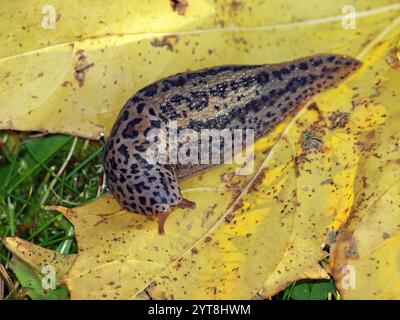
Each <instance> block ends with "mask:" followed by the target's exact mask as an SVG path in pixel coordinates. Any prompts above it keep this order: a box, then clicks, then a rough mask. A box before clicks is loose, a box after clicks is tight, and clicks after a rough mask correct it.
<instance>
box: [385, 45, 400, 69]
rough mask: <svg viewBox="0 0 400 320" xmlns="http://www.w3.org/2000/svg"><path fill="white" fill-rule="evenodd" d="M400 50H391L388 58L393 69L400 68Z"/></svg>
mask: <svg viewBox="0 0 400 320" xmlns="http://www.w3.org/2000/svg"><path fill="white" fill-rule="evenodd" d="M399 56H400V49H398V48H393V49H392V50H390V52H389V54H388V55H387V57H386V62H387V63H388V65H389V66H391V67H392V68H395V69H397V68H400V58H399Z"/></svg>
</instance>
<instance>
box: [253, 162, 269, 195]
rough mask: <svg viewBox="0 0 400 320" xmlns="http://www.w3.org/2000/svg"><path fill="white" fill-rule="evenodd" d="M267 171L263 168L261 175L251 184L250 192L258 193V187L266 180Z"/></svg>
mask: <svg viewBox="0 0 400 320" xmlns="http://www.w3.org/2000/svg"><path fill="white" fill-rule="evenodd" d="M266 171H267V169H266V168H263V169H262V170H261V171H260V172H259V174H258V175H257V177H255V178H254V180H253V181H252V182H251V184H250V186H249V192H252V191H257V186H258V185H259V184H260V183H261V182H262V181H263V180H264V178H265V174H266Z"/></svg>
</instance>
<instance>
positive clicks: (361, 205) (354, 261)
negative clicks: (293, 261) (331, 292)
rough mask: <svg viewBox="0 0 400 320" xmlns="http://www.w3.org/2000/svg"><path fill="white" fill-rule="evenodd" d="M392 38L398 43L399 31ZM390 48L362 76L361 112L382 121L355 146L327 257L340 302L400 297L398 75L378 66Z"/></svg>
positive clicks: (381, 48)
mask: <svg viewBox="0 0 400 320" xmlns="http://www.w3.org/2000/svg"><path fill="white" fill-rule="evenodd" d="M397 21H398V22H399V19H398V20H397ZM397 26H398V25H397ZM389 39H390V38H389ZM391 39H393V40H394V39H399V33H398V31H397V34H394V35H393V38H391ZM392 49H397V50H398V49H400V44H399V43H398V44H397V46H396V45H395V43H394V45H393V46H392V42H391V41H388V43H387V44H381V45H380V46H378V47H377V48H376V50H375V52H374V55H373V57H374V58H372V59H371V66H370V69H369V70H368V72H367V74H366V75H365V78H366V79H370V80H371V83H372V84H374V85H373V86H370V87H369V88H366V90H365V93H364V95H363V96H365V97H368V99H370V100H369V101H368V103H367V104H366V105H365V108H367V109H370V110H376V111H377V112H378V110H380V113H381V119H380V120H379V119H374V120H373V118H371V119H370V120H369V121H370V123H371V125H370V130H369V131H367V132H365V133H364V134H360V135H359V138H358V141H357V143H356V145H355V148H356V150H355V151H356V152H357V153H358V155H359V158H358V160H357V168H358V170H357V176H356V177H355V181H354V201H353V206H352V213H351V219H350V221H349V223H348V224H347V225H346V227H345V228H344V229H343V230H342V231H341V232H340V234H339V237H338V240H337V243H336V244H335V247H334V250H333V254H332V259H331V266H332V271H333V275H334V277H335V279H336V285H337V287H338V290H339V292H340V294H341V296H342V297H343V298H344V299H399V298H400V279H399V274H400V273H399V263H398V262H399V255H400V250H399V248H400V246H399V241H400V240H399V239H400V223H399V221H400V220H399V219H400V210H399V208H400V192H399V190H400V189H399V181H400V180H399V179H400V148H399V144H400V134H399V130H398V125H399V121H400V111H399V105H400V104H399V103H400V88H399V83H400V72H399V69H398V68H394V67H393V65H392V64H391V63H389V64H388V65H385V64H384V63H379V61H383V60H384V59H385V55H386V54H387V53H389V56H390V54H391V52H393V50H392ZM397 52H398V51H397ZM397 54H398V56H400V54H399V53H397ZM374 77H376V78H374ZM372 121H373V122H372Z"/></svg>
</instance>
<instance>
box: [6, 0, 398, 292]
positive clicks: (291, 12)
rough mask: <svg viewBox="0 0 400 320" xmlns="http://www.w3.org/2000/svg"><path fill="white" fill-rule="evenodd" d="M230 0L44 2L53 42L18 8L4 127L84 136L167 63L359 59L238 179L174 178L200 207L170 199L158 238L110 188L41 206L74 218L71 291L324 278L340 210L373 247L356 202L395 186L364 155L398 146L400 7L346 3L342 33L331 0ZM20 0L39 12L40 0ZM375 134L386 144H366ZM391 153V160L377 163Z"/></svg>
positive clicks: (171, 66) (260, 150)
mask: <svg viewBox="0 0 400 320" xmlns="http://www.w3.org/2000/svg"><path fill="white" fill-rule="evenodd" d="M233 3H234V2H232V1H221V3H218V4H211V3H209V2H206V1H196V2H194V1H192V2H190V1H189V2H188V6H187V7H185V8H183V9H180V10H177V9H176V8H173V6H171V5H170V3H168V2H167V1H166V2H165V3H163V5H160V6H159V5H157V6H156V5H151V4H148V3H146V2H131V1H129V2H128V1H126V2H124V1H121V2H120V3H119V4H118V7H119V8H124V10H119V11H118V12H119V13H118V16H115V13H114V12H115V10H112V6H114V5H116V4H107V5H104V6H99V9H98V12H97V15H96V16H93V15H92V14H90V15H89V14H88V15H87V16H86V15H85V13H87V12H88V11H89V10H90V11H92V10H93V8H92V7H91V5H89V4H85V5H83V7H82V8H80V12H81V13H80V15H79V16H78V14H77V13H76V12H75V11H74V10H73V9H72V5H71V7H69V4H68V5H67V4H64V3H61V2H57V1H55V7H56V8H59V9H58V10H59V14H60V16H59V18H58V22H57V28H56V29H55V30H52V32H53V33H52V37H51V38H50V37H49V33H48V32H49V30H40V32H38V33H37V34H35V36H31V32H30V29H31V28H33V27H28V26H32V25H34V24H33V23H32V21H31V20H30V19H33V17H34V14H32V8H30V9H26V8H25V9H23V10H20V11H19V13H15V15H16V16H15V17H14V18H15V20H16V21H21V23H22V24H23V26H24V25H25V24H26V27H25V28H21V30H19V29H18V31H16V32H17V33H18V34H14V37H12V38H16V39H19V41H20V42H21V43H22V44H23V45H22V46H20V47H19V48H17V47H16V46H12V45H9V44H7V46H6V47H4V48H3V50H2V51H0V53H1V57H2V58H1V59H0V65H1V69H0V78H4V79H5V81H4V82H3V83H1V84H0V86H3V88H1V87H0V88H1V91H2V93H3V94H2V95H1V96H0V112H1V113H2V114H4V116H2V119H0V121H1V122H0V127H1V128H13V129H17V130H39V131H49V132H64V133H70V134H76V135H80V136H85V137H91V138H95V137H97V136H98V135H99V134H100V133H103V132H104V133H108V132H109V131H110V128H111V126H112V124H113V121H114V119H115V117H116V115H117V113H118V112H119V110H120V108H121V106H122V105H123V104H124V102H125V101H126V100H127V99H128V98H129V97H130V96H131V95H132V94H133V93H134V92H136V91H137V90H138V89H139V88H141V87H143V86H145V85H146V84H148V83H151V82H153V81H155V80H158V79H160V78H161V77H163V76H166V75H169V74H173V73H176V72H178V71H184V70H188V69H198V68H201V67H206V66H211V65H220V64H227V63H239V64H257V63H274V62H281V61H287V60H291V59H295V58H298V57H301V56H307V55H311V54H314V53H318V52H340V53H343V54H348V55H351V56H354V57H358V58H359V59H361V60H362V61H363V62H364V66H363V67H362V69H360V70H359V71H358V72H357V73H356V74H355V75H353V76H352V77H351V78H349V79H348V80H346V81H345V82H344V83H342V84H340V85H339V86H338V87H337V88H334V89H332V90H329V91H326V92H324V93H323V94H321V95H319V96H318V97H317V98H315V99H313V101H311V102H310V103H309V104H308V105H307V106H305V107H304V108H303V109H302V110H301V111H300V112H299V113H298V114H297V115H296V116H295V117H294V118H293V119H288V120H287V121H285V122H284V123H282V124H281V125H280V126H279V127H278V128H277V129H276V130H274V132H272V133H271V134H269V135H268V136H267V137H264V138H262V139H260V140H259V141H257V143H256V144H255V171H254V173H253V174H252V175H248V176H236V175H235V174H234V169H235V166H234V165H223V166H220V167H217V168H214V169H212V170H209V171H207V172H205V173H203V174H201V175H198V176H195V177H192V178H190V179H187V180H185V181H183V182H182V184H181V188H182V191H183V194H184V195H185V197H187V198H188V199H190V200H192V201H195V202H196V203H197V208H196V209H195V210H182V209H179V210H175V211H174V212H173V213H172V214H171V215H170V217H169V219H168V221H167V224H166V234H165V235H163V236H159V235H158V234H157V232H156V225H155V221H149V220H147V219H146V218H145V217H143V216H140V215H135V214H130V213H127V212H124V211H121V209H120V207H119V205H118V204H117V203H116V202H115V200H113V199H112V197H110V196H106V197H103V198H100V199H98V200H97V201H95V202H92V203H90V204H88V205H85V206H83V207H77V208H73V209H67V208H63V207H59V206H57V207H51V208H52V209H56V210H58V211H60V212H62V213H63V214H64V215H65V216H66V217H67V218H68V219H69V220H70V221H71V222H72V224H73V225H74V228H75V234H76V239H77V242H78V247H79V253H78V255H77V257H76V260H74V262H73V263H72V267H71V268H70V269H69V270H68V272H67V274H66V275H65V276H64V278H63V282H65V283H66V284H67V286H68V289H69V291H70V296H71V298H72V299H109V298H114V299H128V298H129V299H148V298H155V299H163V298H168V299H172V298H173V299H249V298H255V297H258V298H260V297H261V298H267V297H270V296H272V295H274V294H276V293H277V292H279V291H280V290H282V289H284V288H285V287H286V286H288V285H289V284H290V283H292V282H293V281H296V280H300V279H327V278H329V274H328V273H327V270H326V269H325V268H323V267H322V266H321V264H320V262H321V261H322V260H324V259H325V258H327V256H328V252H327V251H324V250H323V248H324V246H325V244H326V243H328V244H332V242H333V241H334V240H332V242H331V241H328V239H329V238H331V237H332V235H334V234H335V232H336V230H338V229H339V228H340V227H341V226H343V225H344V224H345V223H346V222H347V221H348V218H349V216H352V220H351V222H350V225H351V224H354V230H358V229H357V228H360V227H361V229H360V230H364V231H363V232H364V233H363V234H362V236H361V235H360V236H358V235H356V239H357V241H361V239H362V241H365V243H366V245H367V246H366V248H367V251H368V248H376V247H375V246H378V247H379V243H380V242H379V241H380V240H381V238H379V237H378V234H377V233H376V237H372V238H371V237H367V236H368V235H369V234H368V233H367V231H366V230H368V232H375V231H376V230H369V229H368V228H369V227H370V225H373V223H376V224H379V223H378V221H379V220H374V218H373V217H372V216H371V215H368V210H366V209H367V208H368V207H369V206H371V207H372V206H373V205H372V204H374V202H368V201H373V199H375V201H376V199H378V198H379V194H381V195H382V194H383V195H384V197H383V198H385V197H389V196H395V195H394V194H393V195H392V194H391V193H390V192H389V193H388V192H387V191H386V190H388V189H387V188H385V187H386V184H385V181H386V180H385V178H384V177H386V176H384V175H382V176H380V175H381V173H380V172H379V173H377V172H376V168H379V166H378V167H376V166H374V165H375V164H377V163H374V162H370V161H378V160H376V159H379V157H380V158H381V162H379V165H380V167H382V168H383V169H382V170H383V171H384V172H387V175H389V172H391V171H393V169H394V168H395V166H396V165H395V161H394V159H395V157H394V154H395V151H393V154H391V155H387V154H386V153H385V152H386V151H389V150H392V149H390V147H391V148H395V146H396V141H397V140H396V139H397V138H396V137H397V132H396V126H395V123H396V121H398V112H397V109H398V108H396V107H397V105H398V102H399V100H398V96H399V95H398V94H399V93H398V91H396V90H398V87H396V83H399V71H398V69H395V68H394V67H393V65H395V62H393V61H395V60H393V48H394V47H395V44H396V42H397V41H398V38H399V36H400V34H399V31H398V30H399V28H398V26H399V19H398V18H397V17H398V13H399V9H400V6H399V5H396V1H376V0H374V1H365V0H363V1H352V2H351V4H352V5H353V6H354V7H356V8H357V28H356V29H348V30H344V29H343V26H342V16H341V15H340V14H341V11H340V8H341V3H338V2H337V1H324V2H323V3H322V2H320V1H305V2H302V3H301V4H300V3H299V2H293V1H291V2H289V1H287V2H286V1H283V2H282V1H279V2H278V1H270V2H268V3H258V2H256V1H248V2H237V1H235V5H233ZM342 4H343V5H345V4H346V5H347V4H348V1H346V2H344V1H343V3H342ZM13 5H14V4H12V3H11V2H9V3H8V6H10V7H11V6H13ZM32 5H33V8H34V10H33V12H36V13H37V14H39V12H40V9H41V7H40V6H39V3H38V2H35V1H32ZM85 6H87V7H85ZM28 10H30V11H29V12H28ZM28 13H29V14H28ZM82 17H86V19H85V20H86V21H85V23H84V25H85V28H82V27H81V26H82V24H83V22H82ZM154 17H157V19H154ZM155 21H157V22H155ZM35 28H37V26H36V27H35ZM396 28H397V29H396ZM10 32H11V31H10ZM46 32H47V33H46ZM4 34H7V33H4ZM4 34H3V35H0V37H2V36H4ZM35 37H38V38H39V39H43V38H44V39H48V40H47V42H45V43H44V42H43V41H42V42H40V41H37V39H36V38H35ZM7 43H11V44H12V41H11V42H7ZM389 53H390V54H391V56H390V57H391V58H389V62H390V63H387V61H386V60H387V57H388V54H389ZM60 66H61V67H60ZM17 93H18V94H17ZM10 106H13V108H11V107H10ZM49 119H51V121H50V122H49ZM392 136H393V137H394V138H392ZM378 138H379V140H376V139H378ZM379 141H381V143H379ZM381 145H383V146H385V147H387V148H388V149H387V150H386V149H384V147H383V146H382V148H383V149H382V150H378V149H379V147H380V146H381ZM375 153H376V154H377V155H378V156H377V155H375ZM386 157H387V158H386ZM390 157H393V163H392V162H390V163H387V162H386V161H387V160H391V159H392V158H390ZM371 159H372V160H371ZM383 159H384V160H383ZM363 177H367V178H368V177H370V178H369V179H367V180H366V181H364V180H363V179H364V178H363ZM396 177H397V176H396V175H393V176H391V177H390V180H389V181H393V182H394V181H395V179H396ZM374 179H376V180H374ZM371 180H373V182H371ZM380 181H381V182H380ZM364 183H366V184H367V185H368V188H369V189H368V190H369V195H370V196H371V195H372V194H373V196H372V198H368V197H367V194H366V193H365V192H364V189H365V188H367V187H366V186H365V185H364ZM388 185H389V186H391V187H393V186H395V184H394V183H393V184H391V183H389V184H388ZM395 189H396V188H393V191H392V192H393V193H395ZM390 190H392V189H390ZM363 194H364V195H363ZM383 198H379V199H380V201H382V200H381V199H383ZM369 199H372V200H369ZM383 200H385V201H386V198H385V199H383ZM390 200H392V199H391V198H389V199H388V201H389V204H390V205H391V206H392V207H390V206H389V205H388V204H387V202H384V203H378V202H377V203H375V204H378V205H379V206H387V207H388V208H389V207H390V208H391V209H390V210H389V209H388V210H387V211H382V215H384V214H385V213H386V214H390V213H391V212H392V209H393V208H394V206H395V203H396V202H395V201H393V202H390ZM359 203H360V207H358V206H357V205H358V204H359ZM385 208H386V207H385ZM357 216H360V217H364V216H371V217H370V218H369V219H370V221H369V222H368V224H365V223H364V224H358V223H357V224H356V222H355V221H357V220H358V219H357V218H356V217H357ZM385 217H386V216H385ZM382 219H383V217H382ZM361 220H363V221H366V220H365V219H364V218H362V219H361ZM353 221H354V222H353ZM372 221H374V222H373V223H372ZM388 221H393V220H392V219H389V220H388ZM390 226H391V228H392V229H390V228H384V227H383V226H382V228H383V229H382V230H384V232H386V233H387V234H388V235H389V236H390V235H391V234H392V233H391V232H394V231H395V229H394V227H393V225H390ZM347 228H349V226H346V229H347ZM362 228H364V229H362ZM375 229H377V228H375ZM350 230H351V229H350ZM350 232H353V231H352V230H351V231H350ZM353 237H354V234H353ZM375 238H376V242H373V241H372V239H375ZM389 238H390V239H392V238H391V237H389ZM341 239H345V240H346V239H348V238H346V237H344V238H341V237H339V242H338V243H337V244H336V246H335V250H334V255H333V257H334V258H335V261H337V263H338V264H339V265H337V266H336V267H334V270H340V266H341V265H342V264H345V263H347V260H346V259H348V256H347V255H344V256H345V257H346V258H343V252H345V251H343V249H342V248H344V247H345V246H340V244H341V243H342V241H344V240H341ZM368 246H369V247H368ZM379 248H380V247H379ZM357 249H358V252H360V244H359V243H357ZM380 249H381V248H380ZM390 249H391V250H393V251H390V252H391V254H393V252H397V251H395V250H396V249H395V247H394V246H393V247H390ZM344 250H346V249H344ZM12 251H13V249H12ZM361 252H362V251H361ZM383 253H384V252H383V251H382V252H380V254H383ZM386 256H389V255H388V254H387V253H386ZM336 257H337V258H336ZM339 257H342V258H339ZM351 258H352V259H353V260H354V257H351ZM353 260H352V262H353ZM356 261H357V262H358V261H359V260H357V259H356ZM360 263H365V262H362V261H361V260H360ZM393 263H394V262H393ZM395 265H396V264H393V265H392V266H391V267H392V268H395ZM335 268H336V269H335ZM338 268H339V269H338ZM359 268H360V272H361V273H362V274H364V271H363V270H364V269H361V266H360V267H359ZM328 271H329V270H328ZM395 271H396V270H393V272H392V273H391V274H393V276H395V274H396V272H395ZM337 274H338V272H336V271H335V272H334V275H335V279H336V281H337V285H338V281H340V280H341V279H340V276H338V275H337ZM365 274H367V270H365ZM382 274H383V272H382V273H381V274H380V276H382ZM393 279H394V278H393ZM339 285H340V284H339ZM372 285H375V286H376V288H378V285H382V286H385V283H384V282H383V281H382V282H378V283H377V284H372ZM372 291H373V290H371V292H372ZM341 293H342V296H343V297H344V298H346V294H345V293H344V292H342V291H341ZM349 297H350V296H349ZM355 297H357V293H356V296H355Z"/></svg>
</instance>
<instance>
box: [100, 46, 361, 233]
mask: <svg viewBox="0 0 400 320" xmlns="http://www.w3.org/2000/svg"><path fill="white" fill-rule="evenodd" d="M360 64H361V63H360V62H359V61H358V60H356V59H353V58H350V57H346V56H342V55H333V54H321V55H316V56H311V57H307V58H301V59H298V60H295V61H291V62H287V63H280V64H272V65H231V66H220V67H213V68H208V69H203V70H200V71H194V72H185V73H179V74H176V75H173V76H170V77H167V78H164V79H162V80H159V81H157V82H155V83H153V84H150V85H148V86H147V87H145V88H143V89H142V90H140V91H139V92H138V93H136V94H135V95H134V96H133V97H132V98H131V99H129V100H128V101H127V102H126V104H125V106H124V107H123V109H122V110H121V112H120V114H119V116H118V117H117V120H116V122H115V124H114V127H113V129H112V132H111V134H110V136H109V138H108V140H107V144H106V147H105V154H104V168H105V176H106V183H107V186H108V188H109V190H110V192H111V193H112V194H113V195H114V196H115V198H116V199H117V200H118V202H119V203H120V204H121V206H122V207H123V208H124V209H125V210H127V211H131V212H135V213H139V214H145V215H147V216H149V217H151V216H152V215H159V216H160V220H159V232H160V233H162V232H163V225H164V222H165V219H166V217H167V214H168V213H169V212H170V211H171V209H172V208H174V207H177V206H180V207H194V206H195V205H194V203H193V202H191V201H189V200H186V199H184V198H183V197H182V195H181V192H180V189H179V185H178V181H179V180H180V179H183V178H185V177H188V176H190V175H192V174H194V173H196V172H198V171H200V170H202V169H204V168H205V167H209V165H208V166H207V165H181V164H179V163H178V164H173V165H168V164H160V163H155V164H151V163H149V162H148V161H146V157H145V153H146V150H147V148H148V147H149V142H148V141H147V140H146V134H147V133H148V132H149V130H151V129H153V128H157V129H164V128H165V129H166V130H167V124H168V123H169V121H176V123H177V125H178V128H179V130H182V129H185V128H189V129H193V130H196V131H199V130H202V129H219V130H222V129H253V130H254V138H255V139H257V138H259V137H261V136H262V135H265V134H266V133H268V132H269V131H271V130H272V129H274V128H275V127H276V125H277V124H279V123H280V122H281V121H282V120H284V119H285V118H286V117H288V116H290V115H293V114H294V113H295V111H296V110H297V109H298V108H299V106H301V105H303V104H304V103H305V102H306V101H307V100H309V99H310V98H311V97H312V96H313V95H315V94H317V93H319V92H321V91H322V90H325V89H327V88H330V87H332V86H334V85H336V84H338V83H339V82H340V81H342V80H343V79H345V78H346V77H347V76H348V75H350V74H351V73H352V72H353V71H354V70H356V69H357V68H358V67H359V66H360Z"/></svg>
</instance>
